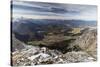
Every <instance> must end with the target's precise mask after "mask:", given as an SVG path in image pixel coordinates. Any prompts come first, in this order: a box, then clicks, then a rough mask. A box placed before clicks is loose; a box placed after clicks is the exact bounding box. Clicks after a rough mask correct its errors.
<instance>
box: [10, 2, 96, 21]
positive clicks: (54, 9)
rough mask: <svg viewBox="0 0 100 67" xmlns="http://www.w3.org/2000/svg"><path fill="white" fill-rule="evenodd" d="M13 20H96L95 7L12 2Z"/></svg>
mask: <svg viewBox="0 0 100 67" xmlns="http://www.w3.org/2000/svg"><path fill="white" fill-rule="evenodd" d="M11 5H12V17H13V18H20V17H24V18H31V19H63V20H72V19H76V20H97V6H96V5H79V4H62V3H43V2H32V1H13V2H12V4H11Z"/></svg>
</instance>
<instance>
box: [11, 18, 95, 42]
mask: <svg viewBox="0 0 100 67" xmlns="http://www.w3.org/2000/svg"><path fill="white" fill-rule="evenodd" d="M87 26H91V27H95V26H96V21H84V20H57V19H55V20H54V19H25V18H19V19H16V20H13V21H12V32H13V33H15V36H16V38H18V39H20V40H22V41H23V39H24V40H29V39H30V37H31V38H32V36H33V35H34V36H37V35H35V34H39V37H41V35H42V33H44V32H45V33H46V32H53V31H54V32H61V30H64V31H67V30H69V29H72V28H74V27H87ZM39 32H41V33H39ZM17 35H18V36H17Z"/></svg>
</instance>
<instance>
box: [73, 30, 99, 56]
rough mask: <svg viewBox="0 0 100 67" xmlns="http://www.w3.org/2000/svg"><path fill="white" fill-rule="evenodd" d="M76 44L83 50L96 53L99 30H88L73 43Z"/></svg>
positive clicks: (92, 53)
mask: <svg viewBox="0 0 100 67" xmlns="http://www.w3.org/2000/svg"><path fill="white" fill-rule="evenodd" d="M72 44H73V45H74V46H75V45H78V46H79V47H80V48H81V49H82V50H83V51H86V52H88V53H90V54H91V55H95V53H96V51H97V50H96V49H97V30H96V29H93V30H86V31H84V33H83V34H82V35H81V36H79V38H77V39H76V40H75V42H73V43H72Z"/></svg>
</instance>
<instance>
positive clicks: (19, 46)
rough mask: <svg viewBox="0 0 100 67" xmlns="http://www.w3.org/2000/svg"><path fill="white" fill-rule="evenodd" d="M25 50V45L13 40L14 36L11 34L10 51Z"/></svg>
mask: <svg viewBox="0 0 100 67" xmlns="http://www.w3.org/2000/svg"><path fill="white" fill-rule="evenodd" d="M24 48H25V44H24V43H23V42H21V41H19V40H18V39H16V38H15V35H14V34H12V51H16V50H22V49H24Z"/></svg>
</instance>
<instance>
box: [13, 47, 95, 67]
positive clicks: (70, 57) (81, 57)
mask: <svg viewBox="0 0 100 67" xmlns="http://www.w3.org/2000/svg"><path fill="white" fill-rule="evenodd" d="M12 55H13V57H12V61H13V65H15V66H17V65H18V66H27V65H40V64H59V63H77V62H90V61H96V59H95V58H93V57H92V56H91V55H89V54H88V53H86V52H83V51H78V52H75V51H72V52H67V53H65V54H63V53H61V52H60V51H58V50H51V49H48V48H46V47H41V48H40V47H36V46H27V48H26V49H23V50H21V51H15V52H13V54H12Z"/></svg>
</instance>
